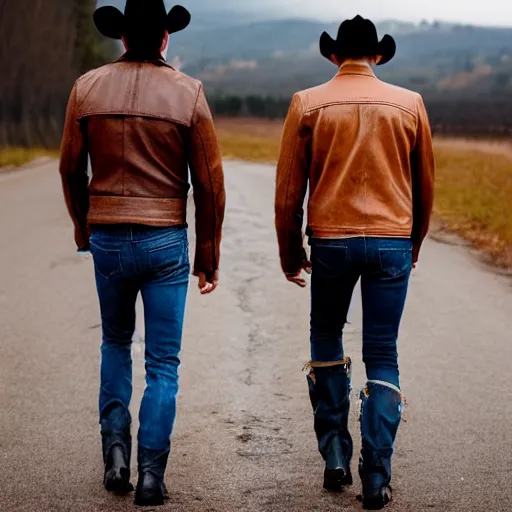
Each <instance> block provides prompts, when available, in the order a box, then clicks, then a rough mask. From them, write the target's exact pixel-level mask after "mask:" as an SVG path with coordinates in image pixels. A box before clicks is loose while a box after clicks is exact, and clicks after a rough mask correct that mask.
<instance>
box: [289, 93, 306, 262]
mask: <svg viewBox="0 0 512 512" xmlns="http://www.w3.org/2000/svg"><path fill="white" fill-rule="evenodd" d="M297 99H298V101H299V103H300V118H299V126H300V124H301V123H302V119H303V117H304V110H303V105H302V98H301V97H300V96H299V95H297ZM293 141H294V142H293V152H292V154H293V157H292V161H291V162H290V166H289V168H288V182H287V184H286V194H285V201H284V204H285V216H284V218H285V226H289V225H290V224H289V220H288V219H289V215H290V209H289V207H288V195H289V193H290V185H291V181H292V169H293V166H294V164H295V159H296V148H297V135H296V134H295V136H294V137H293ZM288 229H289V228H288ZM287 263H288V265H287V266H289V264H290V263H291V262H290V261H288V262H287Z"/></svg>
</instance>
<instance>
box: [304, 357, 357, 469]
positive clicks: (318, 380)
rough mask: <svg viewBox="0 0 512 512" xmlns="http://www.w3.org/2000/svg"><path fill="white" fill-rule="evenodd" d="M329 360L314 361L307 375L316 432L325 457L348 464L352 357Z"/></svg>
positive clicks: (349, 454) (350, 447) (350, 440)
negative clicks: (325, 361) (335, 361)
mask: <svg viewBox="0 0 512 512" xmlns="http://www.w3.org/2000/svg"><path fill="white" fill-rule="evenodd" d="M327 364H329V363H327ZM327 364H326V363H310V365H309V374H308V376H307V380H308V386H309V395H310V399H311V405H312V407H313V414H314V426H315V432H316V435H317V439H318V446H319V450H320V453H321V454H322V457H323V458H324V460H326V461H329V459H341V458H343V459H344V460H345V464H346V461H350V459H351V457H352V438H351V436H350V433H349V431H348V417H349V412H350V376H351V361H350V359H349V358H345V360H344V361H340V362H339V363H334V364H331V365H329V366H327Z"/></svg>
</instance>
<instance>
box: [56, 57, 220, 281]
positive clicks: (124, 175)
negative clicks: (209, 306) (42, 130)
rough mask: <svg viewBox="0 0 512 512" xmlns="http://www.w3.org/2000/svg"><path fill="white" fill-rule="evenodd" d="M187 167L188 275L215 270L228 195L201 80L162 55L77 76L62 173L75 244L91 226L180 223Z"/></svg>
mask: <svg viewBox="0 0 512 512" xmlns="http://www.w3.org/2000/svg"><path fill="white" fill-rule="evenodd" d="M88 154H89V155H90V158H91V165H92V179H91V181H90V183H89V178H88V175H87V157H88ZM189 167H190V176H191V182H192V186H193V191H194V200H195V205H196V238H197V244H196V258H195V265H194V272H195V273H197V272H206V273H211V272H213V271H214V270H217V269H218V266H219V256H220V255H219V247H220V240H221V229H222V222H223V219H224V205H225V191H224V177H223V170H222V161H221V154H220V151H219V146H218V143H217V138H216V134H215V129H214V125H213V121H212V116H211V114H210V110H209V108H208V104H207V102H206V98H205V95H204V92H203V87H202V84H201V83H200V82H198V81H197V80H194V79H192V78H190V77H188V76H186V75H184V74H183V73H179V72H177V71H175V70H174V69H172V68H171V67H170V66H168V65H167V64H165V63H164V61H163V60H157V61H155V62H131V61H130V60H129V59H128V57H127V56H126V55H125V56H123V57H122V58H121V59H120V60H118V61H117V62H114V63H112V64H108V65H107V66H104V67H101V68H99V69H96V70H93V71H91V72H89V73H87V74H86V75H84V76H82V77H81V78H79V79H78V80H77V81H76V83H75V86H74V88H73V91H72V93H71V98H70V100H69V105H68V110H67V116H66V124H65V128H64V135H63V139H62V148H61V162H60V173H61V176H62V184H63V188H64V195H65V198H66V203H67V206H68V210H69V212H70V215H71V217H72V219H73V222H74V225H75V240H76V243H77V246H78V248H79V249H87V248H88V246H89V226H90V225H94V224H120V223H134V224H145V225H150V226H174V225H182V224H185V223H186V209H187V196H188V191H189V172H188V169H189Z"/></svg>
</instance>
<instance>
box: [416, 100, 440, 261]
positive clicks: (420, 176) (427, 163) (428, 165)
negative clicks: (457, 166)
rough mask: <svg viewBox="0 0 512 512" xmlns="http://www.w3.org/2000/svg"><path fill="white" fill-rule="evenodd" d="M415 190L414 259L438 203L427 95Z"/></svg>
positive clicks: (422, 109) (418, 139)
mask: <svg viewBox="0 0 512 512" xmlns="http://www.w3.org/2000/svg"><path fill="white" fill-rule="evenodd" d="M411 170H412V191H413V228H412V242H413V261H414V263H416V262H417V261H418V257H419V253H420V249H421V245H422V243H423V240H424V239H425V237H426V236H427V233H428V230H429V226H430V218H431V216H432V209H433V205H434V180H435V161H434V150H433V146H432V133H431V131H430V123H429V119H428V115H427V110H426V108H425V104H424V103H423V99H422V98H421V97H420V98H419V102H418V131H417V135H416V144H415V147H414V150H413V152H412V155H411Z"/></svg>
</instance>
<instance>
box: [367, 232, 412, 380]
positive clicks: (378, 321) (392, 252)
mask: <svg viewBox="0 0 512 512" xmlns="http://www.w3.org/2000/svg"><path fill="white" fill-rule="evenodd" d="M377 243H379V242H377ZM408 243H409V244H410V242H405V241H398V242H397V243H396V247H393V246H391V245H390V242H389V241H382V242H380V245H381V247H380V248H379V249H378V251H377V253H376V254H377V257H376V264H375V266H374V267H372V268H369V269H368V270H367V271H366V272H364V273H363V276H362V279H361V291H362V299H363V361H364V362H365V364H366V374H367V377H368V380H369V381H382V382H387V383H390V384H392V385H394V386H396V387H397V388H400V376H399V371H398V352H397V339H398V331H399V327H400V322H401V319H402V313H403V311H404V306H405V301H406V298H407V289H408V284H409V276H410V272H411V268H412V253H411V250H410V248H408V247H407V244H408ZM404 244H405V245H404Z"/></svg>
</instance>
